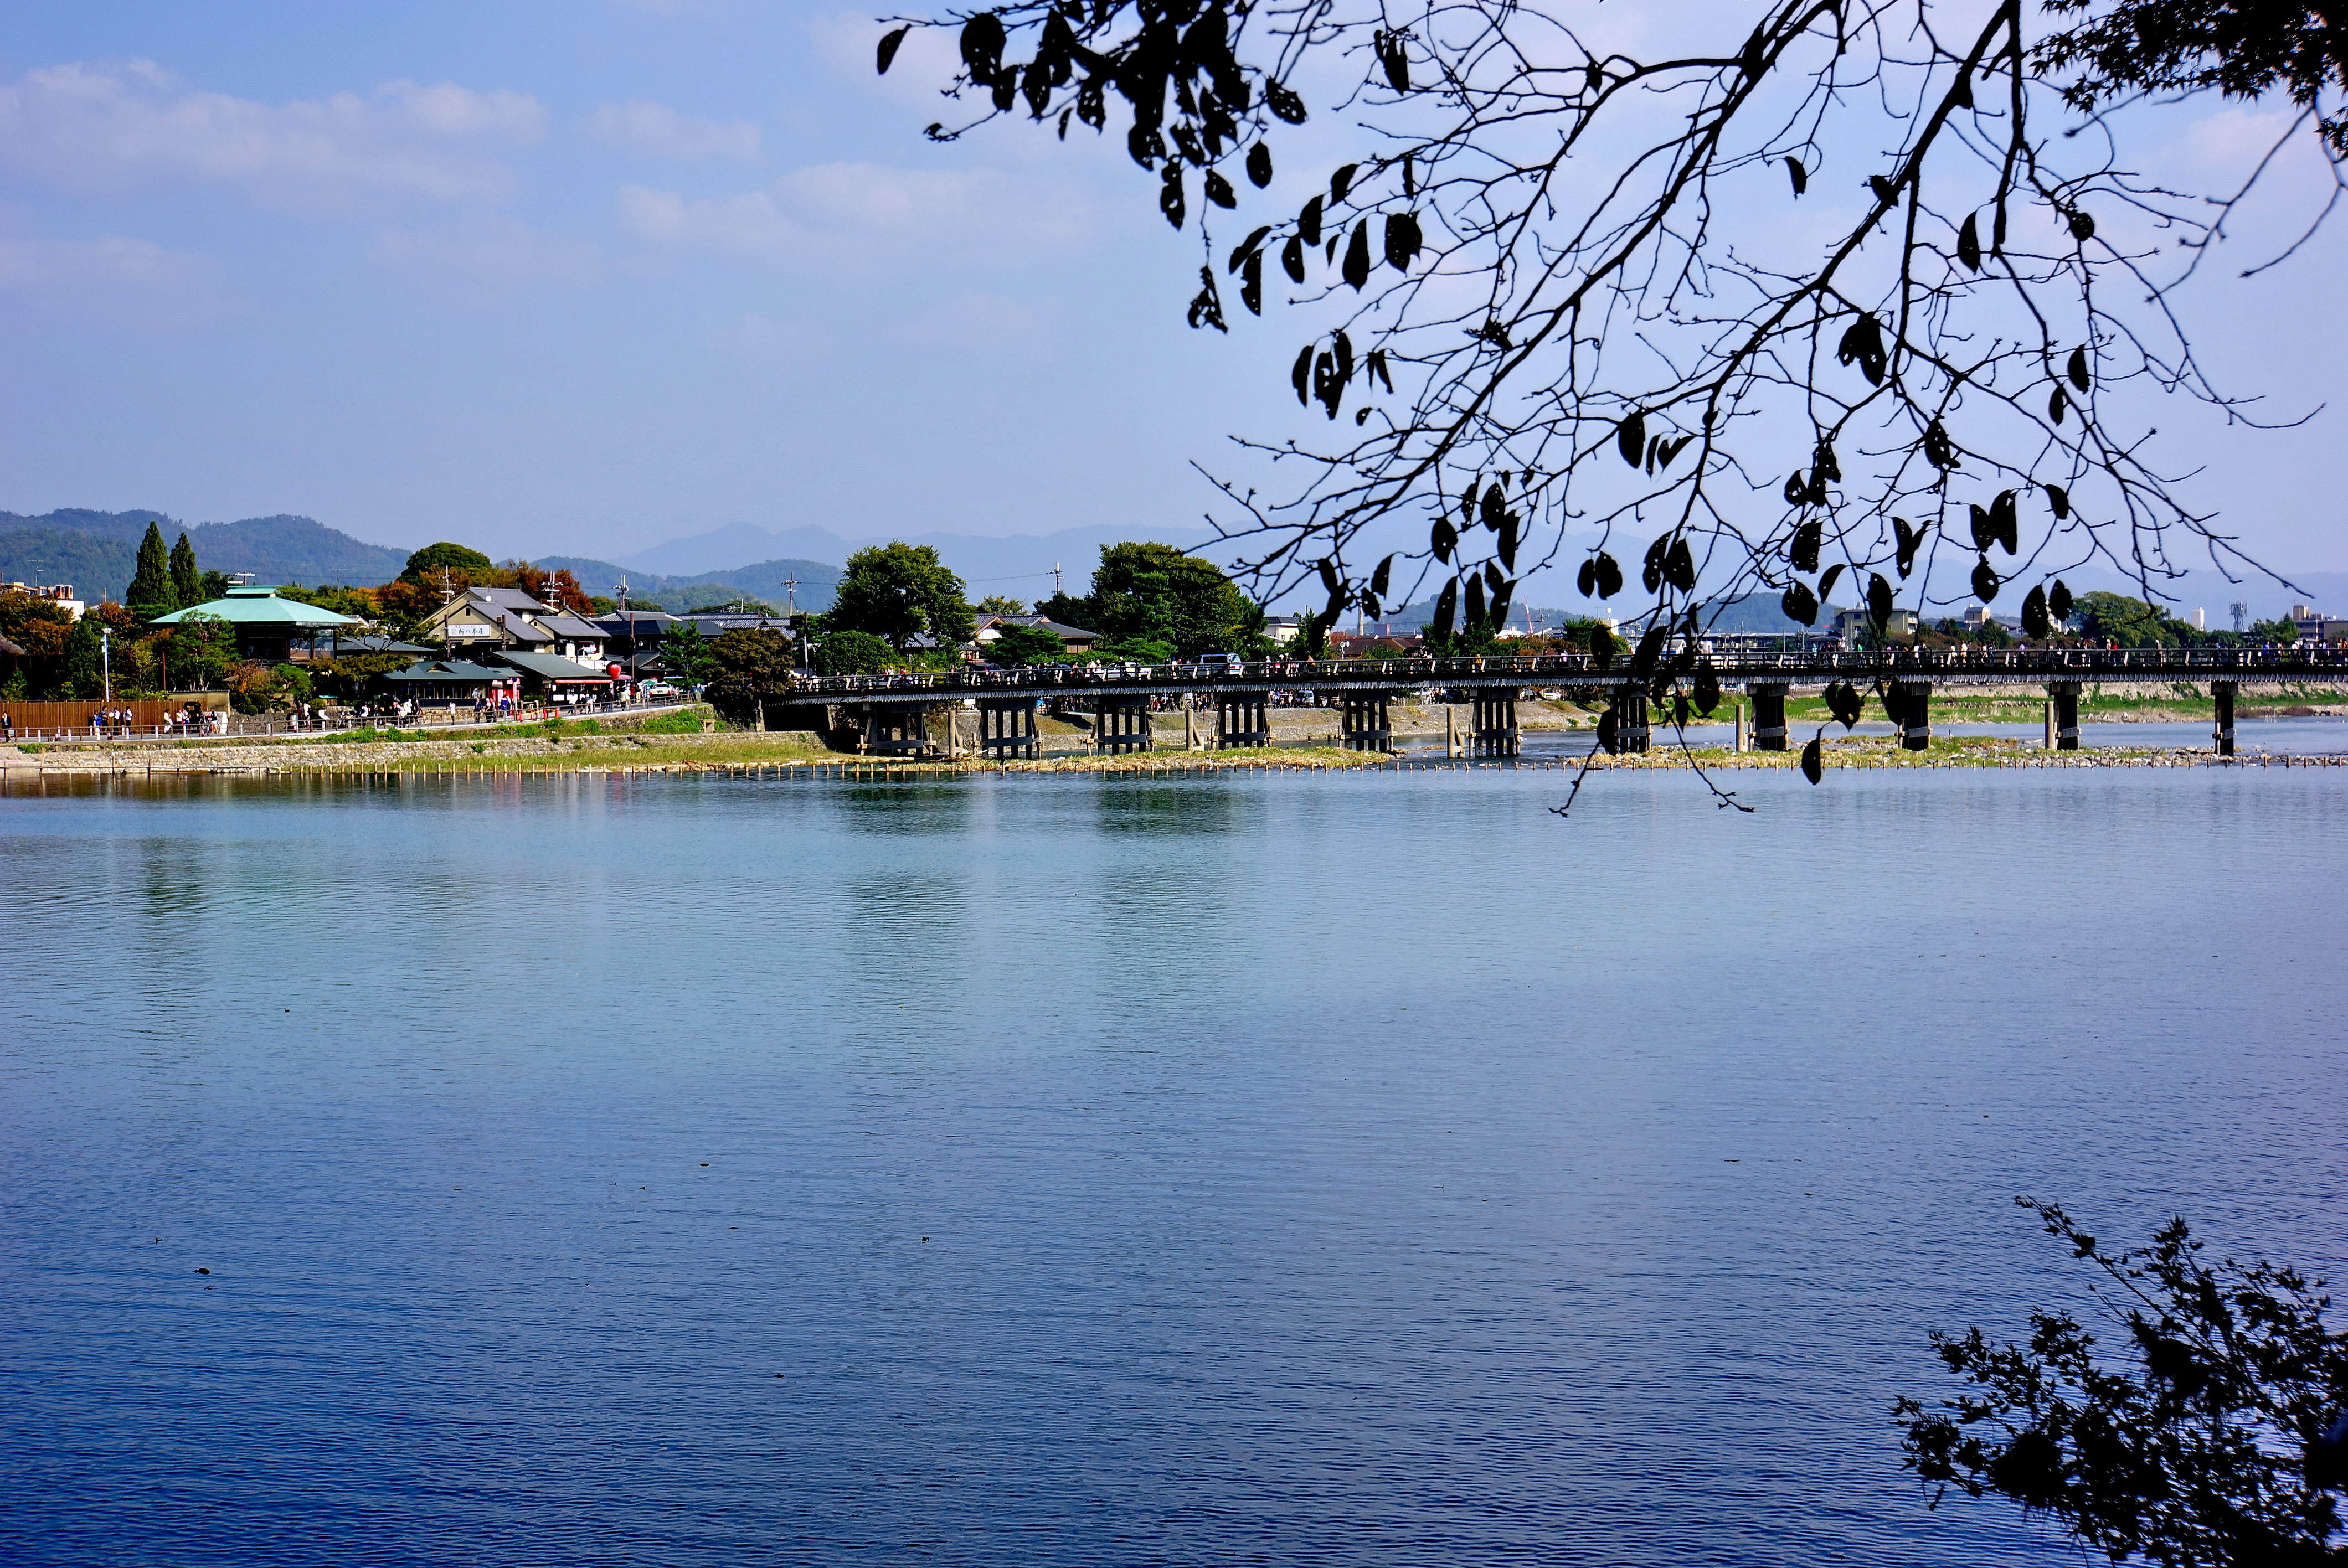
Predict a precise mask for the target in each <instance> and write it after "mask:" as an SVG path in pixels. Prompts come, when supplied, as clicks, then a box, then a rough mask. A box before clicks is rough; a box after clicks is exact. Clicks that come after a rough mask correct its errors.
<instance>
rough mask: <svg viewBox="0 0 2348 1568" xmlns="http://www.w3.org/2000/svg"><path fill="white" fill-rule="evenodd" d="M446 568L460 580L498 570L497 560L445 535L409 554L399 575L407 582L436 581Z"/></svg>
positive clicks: (482, 575)
mask: <svg viewBox="0 0 2348 1568" xmlns="http://www.w3.org/2000/svg"><path fill="white" fill-rule="evenodd" d="M442 569H447V570H448V572H449V573H450V575H452V576H454V577H456V578H457V579H459V580H461V581H465V582H472V581H477V580H479V579H482V578H485V577H487V576H488V574H489V573H490V572H493V571H495V570H496V569H497V563H496V562H495V561H493V560H491V559H489V557H487V556H485V555H483V554H482V553H481V552H480V551H479V550H475V549H467V548H465V547H464V546H463V545H456V544H450V543H449V542H448V540H446V539H443V540H441V541H440V542H439V543H438V544H430V545H426V546H425V547H424V548H422V549H420V550H417V552H416V553H415V554H414V555H412V556H409V557H408V558H407V566H406V567H405V568H403V569H401V571H400V574H399V576H400V579H401V580H402V581H404V582H417V583H421V582H430V583H433V584H436V585H437V584H438V581H439V578H440V573H441V571H442Z"/></svg>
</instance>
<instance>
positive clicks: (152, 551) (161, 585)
mask: <svg viewBox="0 0 2348 1568" xmlns="http://www.w3.org/2000/svg"><path fill="white" fill-rule="evenodd" d="M187 537H188V536H187V535H185V534H181V535H180V540H181V542H182V543H184V542H185V541H186V539H187ZM192 559H193V552H191V560H192ZM123 602H124V603H126V604H128V605H129V607H130V608H131V609H132V610H135V611H137V612H138V614H139V618H140V619H141V620H154V619H155V618H156V617H157V616H159V615H169V614H170V613H171V612H172V611H173V610H178V609H180V594H179V589H177V588H176V587H175V586H174V585H173V582H172V578H171V559H170V554H169V552H167V551H166V550H165V549H164V548H163V530H162V529H161V528H158V527H157V526H156V525H155V524H154V523H152V522H149V524H148V525H147V537H146V538H142V539H140V540H139V565H138V568H137V569H136V570H134V571H133V572H132V573H131V574H130V588H129V591H128V592H126V593H125V594H124V595H123Z"/></svg>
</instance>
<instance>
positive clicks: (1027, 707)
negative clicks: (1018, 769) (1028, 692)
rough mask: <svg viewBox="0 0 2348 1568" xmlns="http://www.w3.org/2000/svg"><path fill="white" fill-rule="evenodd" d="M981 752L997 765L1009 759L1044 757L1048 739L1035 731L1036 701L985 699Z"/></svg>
mask: <svg viewBox="0 0 2348 1568" xmlns="http://www.w3.org/2000/svg"><path fill="white" fill-rule="evenodd" d="M978 749H979V750H980V751H982V752H984V753H986V754H987V755H988V756H990V757H993V758H994V759H995V760H996V761H997V762H1000V761H1002V760H1003V759H1004V758H1005V757H1025V758H1026V759H1027V760H1028V761H1030V762H1033V761H1035V759H1036V758H1037V757H1040V756H1042V755H1043V754H1044V738H1043V735H1042V733H1040V732H1039V731H1037V729H1036V728H1035V698H1033V697H981V698H980V699H979V700H978Z"/></svg>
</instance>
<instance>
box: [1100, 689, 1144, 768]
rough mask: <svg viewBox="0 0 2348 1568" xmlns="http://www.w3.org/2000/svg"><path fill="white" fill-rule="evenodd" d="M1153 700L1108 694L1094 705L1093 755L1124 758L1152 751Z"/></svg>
mask: <svg viewBox="0 0 2348 1568" xmlns="http://www.w3.org/2000/svg"><path fill="white" fill-rule="evenodd" d="M1148 749H1149V699H1148V698H1147V697H1127V696H1114V697H1113V696H1108V695H1107V694H1104V695H1103V696H1101V697H1100V698H1099V699H1098V700H1097V702H1095V703H1094V704H1093V751H1094V753H1095V754H1097V755H1116V756H1122V755H1124V754H1125V753H1128V752H1146V751H1148Z"/></svg>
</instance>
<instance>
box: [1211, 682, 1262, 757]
mask: <svg viewBox="0 0 2348 1568" xmlns="http://www.w3.org/2000/svg"><path fill="white" fill-rule="evenodd" d="M1270 744H1272V723H1271V722H1270V721H1269V720H1267V719H1266V718H1265V717H1264V716H1263V693H1262V692H1217V693H1216V694H1215V749H1216V750H1218V751H1224V752H1228V751H1231V750H1233V749H1234V748H1236V747H1240V746H1268V745H1270Z"/></svg>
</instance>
